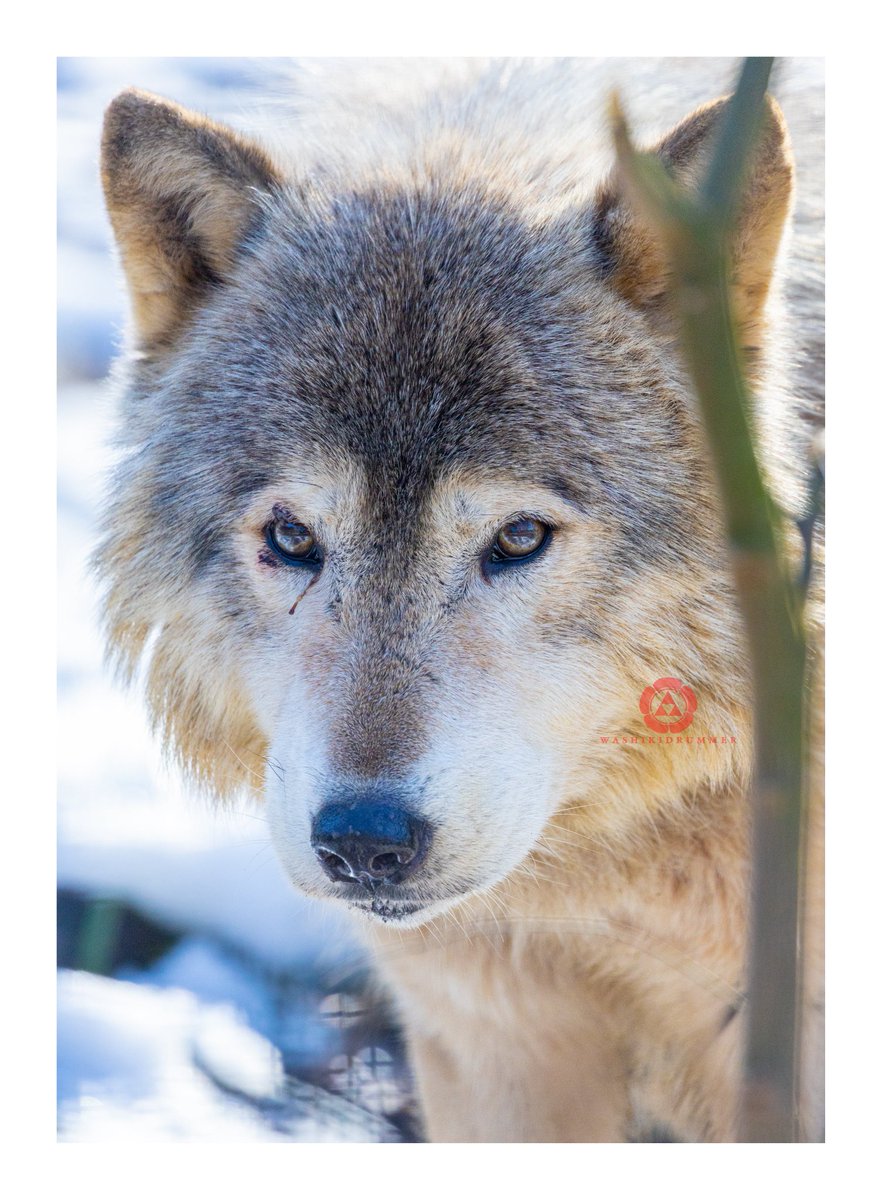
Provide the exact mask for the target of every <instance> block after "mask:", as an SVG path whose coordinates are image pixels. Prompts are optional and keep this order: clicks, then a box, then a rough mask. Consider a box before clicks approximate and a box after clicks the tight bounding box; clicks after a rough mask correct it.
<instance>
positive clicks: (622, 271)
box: [592, 97, 794, 342]
mask: <svg viewBox="0 0 882 1200" xmlns="http://www.w3.org/2000/svg"><path fill="white" fill-rule="evenodd" d="M728 103H729V101H728V98H724V99H721V100H716V101H714V102H713V103H711V104H707V105H705V106H704V107H702V108H699V109H696V111H695V112H693V113H692V114H691V115H690V116H688V117H687V118H686V119H685V120H684V121H682V122H681V123H680V124H679V125H678V126H677V127H676V128H675V129H673V130H672V131H671V132H670V133H669V134H668V135H667V136H666V137H665V138H663V139H662V141H661V142H659V143H658V144H657V145H656V146H655V147H653V150H654V152H655V153H656V154H657V155H658V156H659V158H660V159H661V160H662V162H663V163H664V164H665V166H666V167H667V168H668V169H669V170H670V171H671V173H672V174H673V175H674V177H675V178H676V179H677V180H678V181H679V182H680V183H682V184H683V186H684V187H686V188H687V189H690V190H692V189H695V188H697V187H698V185H699V183H700V181H701V180H702V179H703V178H704V176H705V174H706V172H707V168H708V165H709V162H710V157H711V153H712V151H713V148H714V141H715V138H716V134H717V131H718V129H719V125H720V119H721V117H722V114H723V112H724V110H725V108H726V106H727V104H728ZM793 174H794V171H793V158H792V155H791V151H790V139H789V136H788V133H787V126H786V124H785V123H784V117H783V115H782V113H781V110H780V108H779V107H778V105H777V104H776V103H775V101H774V100H772V99H771V98H769V97H767V99H766V113H765V120H764V124H763V129H762V133H761V135H760V138H759V140H758V143H757V145H756V147H755V149H754V153H753V159H752V165H751V168H750V171H749V173H748V177H747V179H746V180H745V184H744V189H743V198H742V201H741V205H740V210H739V214H738V220H737V223H736V226H735V230H734V233H733V236H732V241H731V244H730V248H729V249H730V263H731V270H732V278H731V282H732V295H733V302H734V308H735V316H736V319H737V321H738V323H739V326H740V329H741V336H742V339H743V340H744V341H745V342H750V341H751V340H753V338H754V336H755V335H756V336H758V334H759V332H760V328H759V327H760V326H761V322H762V315H763V308H764V306H765V302H766V297H767V295H768V291H769V286H770V284H771V282H772V275H773V271H774V266H775V258H776V255H777V252H778V246H779V243H780V240H781V234H782V232H783V230H784V226H785V223H786V221H787V217H788V214H789V212H790V203H791V198H792V194H793ZM592 235H593V238H592V240H593V245H594V249H595V253H596V254H597V257H598V261H599V263H600V269H601V271H602V273H603V274H604V276H605V277H606V278H608V279H609V281H610V282H611V283H612V284H613V286H614V287H615V288H616V289H617V290H618V291H619V293H620V294H621V295H622V296H624V298H625V299H627V300H629V301H630V302H631V303H632V304H635V305H636V306H637V307H639V308H643V309H646V310H649V311H652V310H657V309H659V308H661V307H663V306H664V302H665V299H666V297H667V293H668V289H669V274H668V265H667V261H666V257H665V254H664V251H663V249H662V247H661V245H660V244H659V242H658V239H657V237H656V236H655V234H654V233H653V231H652V230H651V229H650V228H649V227H648V226H647V224H646V223H645V222H644V221H643V219H642V218H641V217H639V216H638V215H637V214H635V213H634V212H633V211H632V209H631V206H630V205H629V203H628V201H627V199H626V198H625V195H624V189H623V188H622V186H621V182H620V180H619V179H618V177H617V173H616V172H614V173H613V175H612V177H611V178H610V180H609V181H608V182H607V184H606V185H605V186H604V188H603V189H602V190H601V192H600V194H599V195H598V197H597V199H596V201H595V205H594V208H593V211H592Z"/></svg>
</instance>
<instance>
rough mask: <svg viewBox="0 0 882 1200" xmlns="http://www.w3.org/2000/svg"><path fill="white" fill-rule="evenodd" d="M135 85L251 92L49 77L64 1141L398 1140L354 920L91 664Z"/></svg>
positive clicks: (96, 65) (144, 76) (95, 659)
mask: <svg viewBox="0 0 882 1200" xmlns="http://www.w3.org/2000/svg"><path fill="white" fill-rule="evenodd" d="M266 65H267V67H268V68H270V67H271V66H272V64H271V63H267V64H266ZM128 84H135V85H137V86H139V87H143V88H146V89H148V90H152V91H157V92H160V93H163V94H165V95H168V96H170V97H173V98H174V99H176V100H179V101H181V102H182V103H185V104H190V105H193V106H194V107H197V108H200V109H203V110H205V111H209V112H211V113H212V114H213V115H215V116H218V117H222V118H228V119H231V120H233V121H235V120H237V117H238V116H239V114H241V113H242V112H243V111H245V110H246V109H247V107H248V105H249V103H250V95H251V93H250V89H249V78H248V69H247V68H246V67H245V66H244V65H243V64H242V63H241V62H240V61H238V60H217V59H197V60H191V59H168V60H163V59H154V60H149V59H146V60H138V59H130V60H120V59H91V60H90V59H66V60H61V62H60V64H59V93H58V96H59V138H58V146H59V173H58V181H59V185H58V186H59V192H58V238H59V243H58V244H59V310H58V362H59V380H60V388H59V484H58V506H59V507H58V544H59V588H60V602H59V630H58V641H59V676H58V678H59V727H60V735H59V748H58V760H59V762H60V764H61V767H60V778H59V818H58V834H59V849H58V863H59V888H60V897H61V900H60V908H59V929H60V934H61V937H60V945H61V960H62V962H63V963H64V964H65V966H66V969H64V970H62V971H61V972H60V975H59V1041H58V1073H59V1130H60V1133H59V1136H60V1137H61V1138H62V1139H64V1140H77V1141H82V1140H86V1141H96V1140H97V1141H104V1140H109V1139H125V1140H128V1141H131V1140H193V1139H204V1140H210V1141H219V1140H225V1141H226V1140H270V1141H274V1140H301V1141H378V1140H399V1139H400V1137H401V1134H400V1133H399V1132H397V1131H396V1129H395V1128H394V1127H393V1126H392V1125H391V1124H390V1123H389V1122H387V1121H386V1120H385V1119H383V1117H382V1116H381V1115H380V1114H383V1113H385V1114H389V1113H391V1112H393V1111H394V1110H395V1109H396V1108H397V1107H399V1106H400V1105H401V1102H402V1093H401V1091H400V1089H399V1088H398V1086H397V1084H396V1078H397V1074H398V1070H399V1069H398V1067H396V1066H395V1064H396V1063H397V1062H399V1061H400V1050H399V1048H398V1047H397V1046H396V1044H395V1038H394V1030H393V1029H392V1028H391V1027H390V1026H389V1025H388V1022H386V1024H385V1026H383V1025H382V1021H380V1027H381V1033H380V1034H379V1035H378V1034H377V1033H376V1029H377V1027H378V1018H377V1014H376V1012H372V1013H371V1014H370V1015H371V1017H372V1021H373V1025H372V1028H373V1029H374V1033H373V1034H372V1035H371V1037H370V1038H368V1037H367V1035H365V1038H361V1039H359V1036H358V1028H359V1016H358V1013H359V1012H361V1011H362V1009H363V1008H365V1007H366V1006H368V1005H369V1003H370V1002H369V1001H368V1000H365V999H363V998H361V995H360V989H361V987H362V985H363V967H362V964H361V956H360V953H359V950H358V947H357V945H356V944H355V942H354V941H353V939H352V936H351V934H350V932H349V929H348V925H347V924H346V923H345V918H343V917H342V916H341V917H337V916H336V915H335V914H334V913H333V912H331V911H328V910H327V909H324V908H319V907H316V906H314V905H312V904H311V903H310V902H309V901H307V900H306V899H304V898H303V897H300V896H299V895H298V894H296V893H295V892H294V891H293V889H292V888H291V887H290V886H289V885H288V883H287V881H286V880H285V878H284V877H283V874H282V871H281V868H280V867H279V865H278V863H277V861H276V858H275V856H274V853H273V851H272V848H271V846H270V844H269V840H268V836H267V831H266V825H265V822H264V820H263V818H262V816H261V814H260V812H259V811H256V810H255V811H234V812H229V813H224V814H223V815H218V814H216V813H213V812H211V811H209V810H208V808H207V807H206V806H205V805H203V804H200V803H199V802H198V801H196V800H194V799H193V798H192V797H188V796H187V795H186V794H185V793H184V792H183V790H182V788H181V787H180V785H179V784H178V782H177V781H176V779H175V778H174V777H173V776H172V775H170V774H169V773H167V772H166V771H165V770H164V768H163V765H162V763H161V761H160V756H159V753H158V750H157V748H156V746H155V745H154V743H153V742H152V740H151V737H150V735H149V733H148V731H147V728H146V723H145V718H144V715H143V711H142V707H141V704H140V701H139V699H138V697H137V696H136V695H126V694H123V693H122V692H120V691H119V690H118V689H117V688H116V687H115V686H114V684H113V683H112V681H111V679H110V678H109V677H108V675H107V674H106V673H105V671H104V669H103V667H102V648H101V643H100V638H99V636H98V632H97V627H96V622H95V613H96V608H97V595H96V590H95V587H94V584H93V583H92V581H91V580H90V578H89V576H88V573H87V568H86V563H87V559H88V556H89V553H90V551H91V549H92V546H93V544H94V540H95V519H96V511H97V506H98V503H99V499H100V495H101V486H102V478H103V474H104V470H105V468H106V466H107V464H108V463H109V461H110V453H109V451H108V449H107V445H106V442H107V438H108V434H109V430H110V420H111V411H112V405H111V396H110V391H109V388H108V385H107V383H106V382H105V376H106V373H107V370H108V367H109V365H110V363H111V360H112V357H113V354H114V352H115V347H116V345H117V343H118V340H119V334H120V330H121V327H122V324H123V320H124V295H123V292H122V287H121V280H120V277H119V274H118V271H117V269H116V267H115V264H114V261H113V257H112V251H111V243H110V236H109V228H108V224H107V221H106V218H105V216H104V212H103V207H102V204H101V198H100V189H99V185H98V171H97V158H98V140H99V136H100V123H101V113H102V110H103V108H104V106H105V104H106V103H107V102H108V100H110V98H111V97H112V96H113V95H114V94H115V93H116V92H117V91H119V90H120V88H122V87H124V86H126V85H128ZM83 966H88V967H90V968H91V970H89V971H86V970H82V969H76V968H82V967H83ZM335 989H338V990H337V991H335ZM384 1038H385V1041H384V1040H383V1039H384ZM365 1039H367V1040H365ZM368 1042H370V1044H368ZM329 1089H330V1090H329ZM335 1093H336V1094H335ZM347 1096H348V1097H350V1098H354V1099H355V1100H356V1101H357V1105H356V1104H353V1103H351V1102H350V1100H349V1099H347Z"/></svg>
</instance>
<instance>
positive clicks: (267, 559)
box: [257, 546, 282, 568]
mask: <svg viewBox="0 0 882 1200" xmlns="http://www.w3.org/2000/svg"><path fill="white" fill-rule="evenodd" d="M257 561H258V562H259V563H260V564H261V566H263V567H273V568H275V567H280V566H281V565H282V564H281V563H280V562H279V560H278V558H277V557H276V556H275V554H273V552H272V550H270V549H269V547H268V546H264V547H263V549H261V550H258V552H257Z"/></svg>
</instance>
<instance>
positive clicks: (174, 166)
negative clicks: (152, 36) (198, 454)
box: [101, 89, 279, 348]
mask: <svg viewBox="0 0 882 1200" xmlns="http://www.w3.org/2000/svg"><path fill="white" fill-rule="evenodd" d="M101 179H102V183H103V185H104V196H105V200H106V203H107V209H108V213H109V214H110V220H111V224H112V226H113V231H114V234H115V236H116V240H117V244H118V246H119V250H120V255H121V258H122V262H123V267H124V269H125V272H126V277H127V280H128V285H129V291H130V294H131V299H132V307H133V312H134V318H135V325H136V329H137V333H138V337H139V341H140V343H141V345H142V346H143V347H145V348H155V347H157V346H163V345H167V344H169V343H171V342H173V341H174V339H175V337H176V335H177V332H178V330H179V329H180V328H181V326H182V325H183V324H184V323H185V321H186V320H187V318H188V316H189V315H190V314H191V313H192V311H193V310H194V308H195V307H196V306H197V305H198V303H199V301H200V299H201V298H203V297H204V295H205V294H206V292H207V291H208V290H209V289H210V288H212V287H214V286H216V285H217V284H219V283H221V282H223V280H224V279H225V277H226V276H227V275H228V273H229V271H230V270H231V268H232V266H233V264H234V262H235V260H236V255H237V250H238V248H239V246H240V244H241V242H242V239H243V237H244V235H245V233H246V231H247V229H248V226H249V224H250V222H251V221H252V220H253V218H254V214H255V212H256V207H255V200H256V197H255V195H254V189H257V190H258V191H262V192H269V191H271V190H272V189H273V188H275V187H276V186H278V184H279V179H278V177H277V175H276V171H275V169H274V167H273V165H272V163H271V162H270V160H269V158H268V157H267V155H266V154H265V153H264V151H263V150H261V149H260V147H258V146H257V145H255V144H253V143H251V142H250V141H248V140H247V139H246V138H244V137H241V136H240V135H239V134H237V133H235V132H234V131H233V130H231V129H228V128H227V127H225V126H223V125H220V124H217V123H216V122H214V121H210V120H208V118H206V117H201V116H199V115H197V114H195V113H191V112H188V111H187V110H186V109H183V108H181V107H179V106H178V105H176V104H172V103H170V102H169V101H167V100H163V99H161V98H160V97H158V96H153V95H150V94H149V93H148V92H142V91H137V90H136V89H129V90H127V91H124V92H122V93H121V94H120V95H119V96H117V97H116V99H115V100H113V102H112V103H111V104H110V106H109V108H108V109H107V112H106V114H105V117H104V133H103V137H102V143H101Z"/></svg>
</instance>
